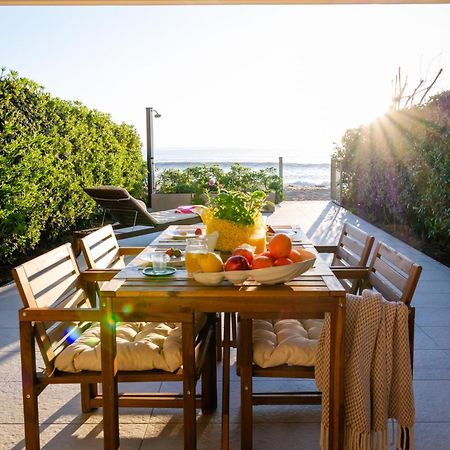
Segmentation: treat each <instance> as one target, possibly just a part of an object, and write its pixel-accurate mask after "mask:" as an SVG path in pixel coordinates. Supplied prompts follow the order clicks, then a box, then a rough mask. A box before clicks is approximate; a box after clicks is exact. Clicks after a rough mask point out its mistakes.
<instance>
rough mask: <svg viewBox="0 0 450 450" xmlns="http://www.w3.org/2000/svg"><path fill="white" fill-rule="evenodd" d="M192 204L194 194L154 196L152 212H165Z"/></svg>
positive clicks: (161, 194)
mask: <svg viewBox="0 0 450 450" xmlns="http://www.w3.org/2000/svg"><path fill="white" fill-rule="evenodd" d="M191 204H192V194H163V193H157V194H152V211H164V210H166V209H175V208H178V206H183V205H191Z"/></svg>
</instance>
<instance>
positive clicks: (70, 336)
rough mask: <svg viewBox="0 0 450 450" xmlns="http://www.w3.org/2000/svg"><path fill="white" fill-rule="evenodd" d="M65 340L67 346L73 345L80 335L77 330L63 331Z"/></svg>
mask: <svg viewBox="0 0 450 450" xmlns="http://www.w3.org/2000/svg"><path fill="white" fill-rule="evenodd" d="M64 334H65V335H66V340H67V342H68V343H69V344H73V343H74V342H75V341H76V340H77V339H78V338H79V337H80V335H81V332H80V330H79V329H78V328H67V329H66V330H65V333H64Z"/></svg>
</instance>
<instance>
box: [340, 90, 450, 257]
mask: <svg viewBox="0 0 450 450" xmlns="http://www.w3.org/2000/svg"><path fill="white" fill-rule="evenodd" d="M336 156H337V157H339V158H341V159H342V163H343V174H342V182H343V201H344V204H345V206H347V207H350V208H352V209H353V210H355V211H356V212H357V213H358V214H360V215H362V216H364V217H367V218H369V219H370V220H372V221H373V222H376V223H380V224H385V225H393V226H394V227H398V229H399V230H403V231H404V232H406V233H409V234H410V236H411V237H412V238H413V239H414V238H419V239H421V240H422V241H425V242H432V243H436V244H437V245H439V246H441V247H443V248H445V247H446V248H447V250H448V248H450V91H446V92H442V93H441V94H438V95H436V96H434V97H432V98H431V99H430V100H429V101H428V103H427V104H426V105H424V106H422V107H414V108H410V109H406V110H402V111H395V112H390V113H388V114H386V115H385V116H384V117H382V118H380V119H378V120H377V121H375V122H374V123H372V124H370V125H368V126H362V127H360V128H357V129H353V130H347V132H346V134H345V136H344V137H343V139H342V145H341V146H339V147H338V148H337V151H336Z"/></svg>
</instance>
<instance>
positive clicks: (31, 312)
mask: <svg viewBox="0 0 450 450" xmlns="http://www.w3.org/2000/svg"><path fill="white" fill-rule="evenodd" d="M100 319H101V314H100V311H99V310H98V309H93V308H64V309H55V308H22V309H20V310H19V320H20V321H21V322H58V321H60V322H73V321H79V322H98V321H100Z"/></svg>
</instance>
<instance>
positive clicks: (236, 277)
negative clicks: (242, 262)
mask: <svg viewBox="0 0 450 450" xmlns="http://www.w3.org/2000/svg"><path fill="white" fill-rule="evenodd" d="M250 272H251V270H229V271H228V272H227V271H225V272H224V274H225V278H226V279H227V280H228V281H230V282H231V283H233V284H242V283H243V282H244V281H245V280H246V279H247V278H248V277H249V276H250Z"/></svg>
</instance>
